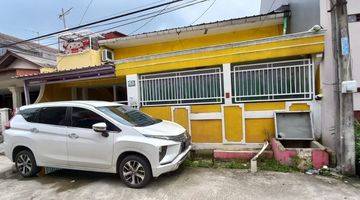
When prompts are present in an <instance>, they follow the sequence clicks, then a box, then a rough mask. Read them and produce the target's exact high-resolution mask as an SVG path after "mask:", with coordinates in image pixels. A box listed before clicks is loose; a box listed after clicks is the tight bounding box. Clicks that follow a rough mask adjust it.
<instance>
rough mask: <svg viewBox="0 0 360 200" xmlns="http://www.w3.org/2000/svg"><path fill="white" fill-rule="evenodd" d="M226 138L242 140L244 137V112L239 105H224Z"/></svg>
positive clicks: (232, 140)
mask: <svg viewBox="0 0 360 200" xmlns="http://www.w3.org/2000/svg"><path fill="white" fill-rule="evenodd" d="M224 126H225V139H226V141H228V142H241V140H242V139H243V113H242V108H241V107H239V106H224Z"/></svg>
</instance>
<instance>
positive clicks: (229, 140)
mask: <svg viewBox="0 0 360 200" xmlns="http://www.w3.org/2000/svg"><path fill="white" fill-rule="evenodd" d="M288 17H289V12H288V10H286V9H284V8H283V9H282V10H278V11H276V12H270V13H267V14H262V15H255V16H250V17H243V18H236V19H230V20H224V21H218V22H212V23H204V24H199V25H192V26H186V27H179V28H174V29H167V30H160V31H154V32H148V33H142V34H137V35H130V36H121V37H118V38H113V39H105V40H100V41H99V44H100V48H99V49H91V48H90V49H86V50H82V51H81V52H77V53H69V54H67V55H66V54H64V55H62V56H60V57H61V59H58V70H57V71H55V72H53V73H49V74H39V75H35V76H21V77H19V78H20V79H21V80H24V81H25V83H26V87H29V86H36V85H44V86H45V87H44V88H45V89H44V91H43V95H42V97H41V98H42V101H56V100H70V99H96V100H101V99H103V100H108V99H113V100H117V101H119V100H124V98H127V103H128V104H129V105H130V106H134V107H138V108H140V109H141V110H142V111H144V112H146V113H148V114H150V115H152V116H154V117H157V118H161V119H165V120H171V121H175V122H177V123H179V124H181V125H183V126H184V127H185V128H186V129H187V130H188V131H189V132H190V134H191V135H192V141H193V143H194V146H195V148H206V149H216V148H226V149H244V148H258V147H260V146H261V145H262V143H263V142H264V141H265V140H268V139H269V138H271V137H274V134H275V126H274V112H275V111H313V113H314V115H315V116H316V117H315V118H314V120H315V128H316V131H317V132H316V134H317V135H316V136H317V138H321V136H322V135H321V130H319V129H318V128H317V127H319V126H320V125H319V124H320V123H321V118H320V117H318V114H319V112H318V110H319V109H318V108H319V105H320V103H319V102H317V101H315V96H316V95H317V94H319V92H320V91H319V87H320V86H319V84H320V83H319V75H320V74H321V73H320V70H319V62H320V61H321V57H322V54H323V51H324V32H323V31H319V32H301V33H295V34H288V33H289V32H288V31H289V30H288V29H287V24H286V23H287V21H288ZM81 48H82V47H81ZM105 49H106V50H105ZM108 50H111V51H113V52H114V55H115V56H114V60H113V62H106V61H105V60H104V59H103V60H102V59H101V57H102V56H101V54H102V52H106V51H108ZM65 52H66V51H65ZM67 52H71V51H67ZM60 60H61V63H59V61H60ZM111 63H113V65H112V64H111ZM94 65H96V66H94ZM77 66H78V67H81V68H77ZM85 66H89V67H85Z"/></svg>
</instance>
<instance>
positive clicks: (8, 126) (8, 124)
mask: <svg viewBox="0 0 360 200" xmlns="http://www.w3.org/2000/svg"><path fill="white" fill-rule="evenodd" d="M4 127H5V129H10V128H11V127H10V120H9V121H7V122H6V123H5V126H4Z"/></svg>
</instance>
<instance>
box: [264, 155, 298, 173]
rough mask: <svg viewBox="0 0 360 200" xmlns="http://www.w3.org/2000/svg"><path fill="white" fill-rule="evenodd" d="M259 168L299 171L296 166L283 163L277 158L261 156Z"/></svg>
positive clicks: (277, 170)
mask: <svg viewBox="0 0 360 200" xmlns="http://www.w3.org/2000/svg"><path fill="white" fill-rule="evenodd" d="M258 168H259V169H260V170H266V171H276V172H295V171H299V170H298V169H297V168H296V167H293V166H287V165H283V164H281V163H279V162H278V161H277V160H275V159H267V158H260V159H259V160H258Z"/></svg>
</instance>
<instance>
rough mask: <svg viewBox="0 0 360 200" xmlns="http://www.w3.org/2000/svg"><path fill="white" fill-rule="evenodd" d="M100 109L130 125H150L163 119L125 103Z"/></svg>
mask: <svg viewBox="0 0 360 200" xmlns="http://www.w3.org/2000/svg"><path fill="white" fill-rule="evenodd" d="M98 109H99V110H100V111H101V112H103V113H105V114H106V115H108V116H110V117H111V118H113V119H115V120H116V121H118V122H120V123H122V124H125V125H129V126H149V125H153V124H157V123H159V122H161V121H162V120H160V119H154V118H152V117H150V116H149V115H147V114H145V113H142V112H140V111H138V110H136V109H133V108H131V107H129V106H125V105H118V106H104V107H99V108H98Z"/></svg>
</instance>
